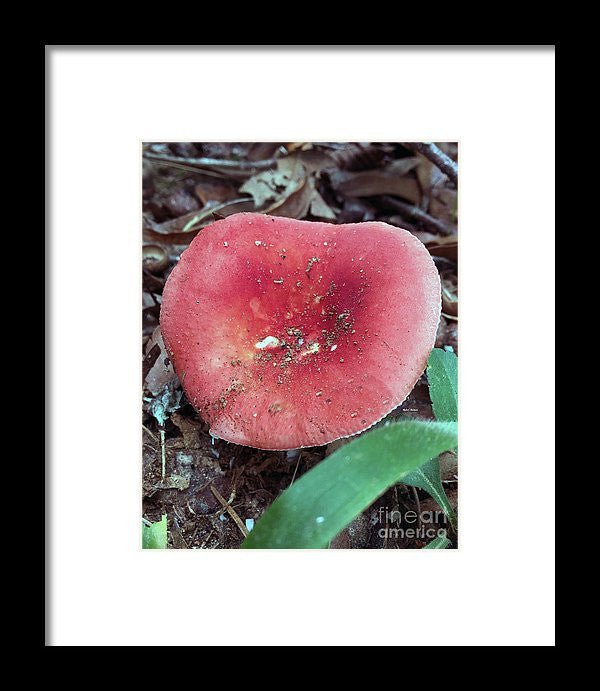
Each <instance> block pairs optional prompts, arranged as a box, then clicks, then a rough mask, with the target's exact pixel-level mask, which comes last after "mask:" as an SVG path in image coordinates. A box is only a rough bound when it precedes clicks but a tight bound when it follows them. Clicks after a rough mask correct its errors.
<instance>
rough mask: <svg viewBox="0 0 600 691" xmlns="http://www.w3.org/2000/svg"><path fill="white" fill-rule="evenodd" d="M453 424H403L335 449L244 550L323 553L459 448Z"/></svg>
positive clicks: (284, 498)
mask: <svg viewBox="0 0 600 691" xmlns="http://www.w3.org/2000/svg"><path fill="white" fill-rule="evenodd" d="M456 428H457V426H456V423H452V422H423V421H420V420H404V421H402V422H398V423H395V424H390V425H385V426H383V427H379V428H378V429H375V430H373V431H371V432H368V433H367V434H364V435H363V436H361V437H359V438H358V439H356V440H355V441H352V442H350V443H349V444H346V445H345V446H343V447H342V448H341V449H338V450H337V451H335V452H334V453H332V454H331V456H328V457H327V458H326V459H325V460H323V461H322V462H321V463H319V465H317V466H316V467H314V468H313V469H312V470H310V471H309V472H308V473H306V474H304V475H303V476H302V477H301V478H300V479H299V480H297V481H296V482H295V483H294V484H293V485H292V486H291V487H290V488H289V489H287V490H285V492H283V494H281V495H280V496H279V497H278V498H277V499H276V500H275V501H274V502H273V504H272V505H271V506H270V507H269V508H268V509H267V511H265V513H264V514H263V516H262V518H261V519H260V520H259V521H258V522H257V524H256V526H255V528H254V530H253V531H252V532H251V533H250V534H249V535H248V537H247V538H246V539H245V540H244V542H243V543H242V547H244V548H322V547H326V546H327V544H328V543H329V542H330V541H331V540H332V539H333V538H334V537H335V536H336V535H337V534H338V533H339V532H340V531H341V530H342V529H343V528H344V526H346V525H347V524H348V523H350V521H351V520H352V519H353V518H354V517H355V516H357V515H358V514H359V513H361V511H363V510H364V509H365V508H367V507H368V506H370V505H371V504H372V503H373V502H374V501H375V499H377V497H379V496H380V495H381V494H383V492H385V490H386V489H387V488H388V487H390V486H391V485H393V484H395V483H396V482H399V481H400V480H401V479H402V477H403V476H404V474H405V473H409V472H411V471H414V470H416V469H417V468H418V467H419V465H421V464H422V463H424V462H425V461H426V460H427V459H429V458H431V457H432V456H437V454H440V453H442V451H446V450H447V449H452V448H454V447H455V446H456V444H457V429H456Z"/></svg>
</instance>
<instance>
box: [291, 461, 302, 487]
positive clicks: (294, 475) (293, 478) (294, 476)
mask: <svg viewBox="0 0 600 691" xmlns="http://www.w3.org/2000/svg"><path fill="white" fill-rule="evenodd" d="M301 455H302V454H301V453H299V454H298V461H297V462H296V467H295V468H294V474H293V475H292V481H291V482H290V487H291V486H292V485H293V484H294V480H295V479H296V473H297V472H298V466H299V465H300V456H301Z"/></svg>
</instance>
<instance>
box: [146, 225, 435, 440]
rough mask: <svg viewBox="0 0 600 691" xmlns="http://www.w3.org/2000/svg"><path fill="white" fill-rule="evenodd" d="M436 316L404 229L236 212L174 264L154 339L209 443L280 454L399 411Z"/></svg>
mask: <svg viewBox="0 0 600 691" xmlns="http://www.w3.org/2000/svg"><path fill="white" fill-rule="evenodd" d="M440 308H441V300H440V278H439V274H438V271H437V268H436V266H435V264H434V262H433V260H432V259H431V256H430V255H429V252H428V251H427V249H426V248H425V246H424V245H423V244H422V243H421V242H420V241H419V240H418V239H417V238H416V237H415V236H414V235H412V234H411V233H409V232H408V231H406V230H403V229H401V228H398V227H395V226H390V225H387V224H386V223H381V222H363V223H351V224H345V225H334V224H330V223H322V222H313V221H298V220H295V219H289V218H280V217H275V216H265V215H262V214H256V213H239V214H234V215H231V216H229V217H227V218H225V219H223V220H219V221H217V222H215V223H213V224H211V225H210V226H207V227H205V228H203V229H202V231H201V232H200V233H199V234H198V235H197V236H196V237H195V238H194V240H193V241H192V242H191V244H190V246H189V247H188V249H186V250H185V252H184V253H183V254H182V255H181V259H180V260H179V263H178V264H177V265H176V266H175V268H174V269H173V271H172V272H171V274H170V276H169V278H168V280H167V282H166V285H165V288H164V292H163V298H162V306H161V315H160V326H161V331H162V335H163V339H164V342H165V346H166V348H167V351H168V353H169V355H170V357H171V360H172V362H173V366H174V368H175V371H176V373H177V374H178V376H179V378H180V381H181V382H182V386H183V388H184V391H185V393H186V396H187V398H188V400H189V401H190V403H191V404H192V405H193V406H194V407H195V408H196V410H197V411H198V412H199V413H200V415H201V416H202V417H203V418H204V419H205V420H206V421H207V422H208V423H209V424H210V433H211V434H212V435H213V436H214V437H219V438H221V439H224V440H226V441H229V442H234V443H236V444H243V445H246V446H252V447H255V448H260V449H280V450H285V449H295V448H300V447H305V446H319V445H323V444H327V443H329V442H331V441H334V440H336V439H339V438H341V437H348V436H351V435H354V434H357V433H358V432H362V431H363V430H365V429H367V428H369V427H371V426H372V425H374V424H375V423H376V422H378V421H379V420H381V419H382V418H383V417H384V416H385V415H387V414H388V413H389V412H390V411H392V410H393V409H394V408H396V407H397V406H398V405H399V404H400V403H402V401H403V400H404V399H405V398H406V396H407V395H408V394H409V393H410V391H411V390H412V388H413V386H414V385H415V383H416V382H417V380H418V379H419V377H420V376H421V374H422V373H423V371H424V369H425V366H426V364H427V358H428V355H429V352H430V351H431V349H432V347H433V344H434V341H435V336H436V330H437V326H438V321H439V317H440Z"/></svg>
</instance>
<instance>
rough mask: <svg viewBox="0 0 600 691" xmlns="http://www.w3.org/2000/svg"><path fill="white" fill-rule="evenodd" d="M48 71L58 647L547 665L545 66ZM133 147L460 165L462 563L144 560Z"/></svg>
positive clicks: (336, 558)
mask: <svg viewBox="0 0 600 691" xmlns="http://www.w3.org/2000/svg"><path fill="white" fill-rule="evenodd" d="M47 60H48V64H49V70H48V71H49V77H50V80H49V87H48V93H49V106H48V117H49V123H50V128H49V131H50V134H51V139H50V147H49V155H50V166H49V170H50V179H49V188H50V192H51V194H50V200H49V202H50V205H49V215H48V238H49V242H50V252H51V263H50V291H51V304H52V309H51V314H50V318H51V331H50V335H49V346H50V361H51V365H52V372H51V393H50V400H51V410H50V418H51V429H50V436H49V447H48V464H49V472H50V480H51V481H50V485H49V512H48V513H49V527H50V532H51V540H50V543H49V547H50V553H51V559H50V562H49V576H50V579H49V595H50V596H49V605H50V617H49V638H48V643H49V644H51V645H130V644H135V645H144V644H148V645H227V644H231V645H269V646H271V645H287V644H291V645H329V644H336V645H371V644H377V645H468V646H473V645H530V644H531V645H553V641H554V606H553V601H554V593H553V587H554V575H553V574H554V536H553V520H554V515H553V504H552V498H553V496H554V487H553V475H554V451H553V429H554V364H553V363H554V305H553V297H554V51H553V50H552V49H550V48H546V49H538V50H522V49H521V50H517V49H511V50H506V49H505V50H456V49H455V50H423V49H418V50H408V49H387V50H383V49H378V50H365V49H360V50H357V49H352V50H350V49H348V50H342V49H336V50H331V49H326V50H325V49H319V50H306V49H303V50H298V49H295V50H291V49H290V50H258V49H255V50H248V49H245V50H241V49H237V50H231V49H230V50H224V49H211V50H208V49H202V50H200V49H189V50H183V49H171V50H165V49H160V50H159V49H152V50H142V49H136V50H128V49H63V48H60V47H56V48H49V49H48V52H47ZM143 140H155V141H156V140H158V141H169V140H171V141H181V140H193V141H204V140H215V141H219V140H220V141H240V140H252V141H261V140H275V141H319V140H320V141H336V140H339V141H411V140H416V141H418V140H421V141H423V140H425V141H427V140H435V141H443V140H448V141H459V142H460V213H459V221H460V243H461V244H460V300H461V324H460V353H461V359H460V463H461V465H460V477H461V484H460V519H461V533H460V540H461V547H460V550H457V551H447V550H444V551H442V550H439V551H438V550H426V551H425V554H421V553H420V551H409V550H406V551H402V550H389V551H383V550H381V551H358V550H357V551H338V550H335V551H334V550H330V551H327V550H323V551H287V550H286V551H268V552H254V551H197V550H189V551H182V550H172V551H165V552H162V551H145V552H144V551H141V550H140V548H139V541H140V501H141V499H140V492H141V489H140V443H141V442H140V432H139V429H140V425H139V415H140V412H139V407H140V389H139V381H140V374H139V372H140V357H139V354H140V331H141V316H140V304H141V297H140V238H141V228H140V208H141V205H140V189H141V183H140V171H141V164H140V142H141V141H143Z"/></svg>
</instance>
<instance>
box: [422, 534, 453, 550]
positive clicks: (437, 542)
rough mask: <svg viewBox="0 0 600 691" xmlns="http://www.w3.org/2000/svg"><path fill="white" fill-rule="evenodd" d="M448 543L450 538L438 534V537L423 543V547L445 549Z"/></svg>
mask: <svg viewBox="0 0 600 691" xmlns="http://www.w3.org/2000/svg"><path fill="white" fill-rule="evenodd" d="M449 544H450V540H448V538H447V537H444V536H443V535H439V536H438V537H434V538H433V540H432V541H431V542H430V543H429V544H428V545H425V547H423V549H446V547H448V545H449Z"/></svg>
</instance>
